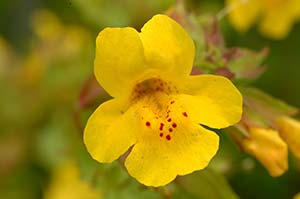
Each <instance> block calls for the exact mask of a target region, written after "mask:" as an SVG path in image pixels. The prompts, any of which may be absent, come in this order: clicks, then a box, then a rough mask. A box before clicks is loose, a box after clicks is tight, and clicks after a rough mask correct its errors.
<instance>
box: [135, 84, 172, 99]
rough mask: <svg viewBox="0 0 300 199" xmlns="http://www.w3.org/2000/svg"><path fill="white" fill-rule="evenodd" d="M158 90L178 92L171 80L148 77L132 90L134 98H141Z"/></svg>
mask: <svg viewBox="0 0 300 199" xmlns="http://www.w3.org/2000/svg"><path fill="white" fill-rule="evenodd" d="M158 92H161V93H165V94H166V95H171V94H174V93H178V90H177V88H176V87H175V86H174V85H173V84H172V83H171V82H169V81H164V80H162V79H159V78H151V79H147V80H145V81H143V82H141V83H138V84H137V85H136V86H135V87H134V89H133V92H132V100H133V101H135V100H139V99H141V98H143V97H146V96H149V95H155V94H157V93H158Z"/></svg>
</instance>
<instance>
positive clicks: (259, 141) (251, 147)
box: [241, 127, 288, 177]
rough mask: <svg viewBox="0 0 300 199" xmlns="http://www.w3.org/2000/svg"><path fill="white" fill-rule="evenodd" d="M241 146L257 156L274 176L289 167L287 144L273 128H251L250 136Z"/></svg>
mask: <svg viewBox="0 0 300 199" xmlns="http://www.w3.org/2000/svg"><path fill="white" fill-rule="evenodd" d="M241 147H242V148H243V149H244V150H245V151H246V152H247V153H249V154H251V155H253V156H254V157H256V159H257V160H258V161H260V162H261V164H262V165H264V167H265V168H266V169H267V170H268V172H269V174H270V175H271V176H273V177H276V176H280V175H282V174H283V173H284V172H285V171H286V170H287V169H288V159H287V156H288V150H287V145H286V143H285V142H284V141H283V140H282V139H281V138H280V136H279V134H278V132H277V131H275V130H273V129H270V128H259V127H254V128H250V129H249V138H246V139H244V140H243V141H242V142H241Z"/></svg>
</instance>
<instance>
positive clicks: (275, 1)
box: [226, 0, 300, 39]
mask: <svg viewBox="0 0 300 199" xmlns="http://www.w3.org/2000/svg"><path fill="white" fill-rule="evenodd" d="M226 4H227V6H229V7H231V9H232V10H231V9H229V10H231V12H230V14H229V20H230V22H231V23H232V24H233V26H234V27H235V28H236V29H237V30H239V31H241V32H244V31H247V30H248V29H249V28H250V27H251V26H252V25H254V24H255V23H256V22H257V21H258V20H259V30H260V32H261V33H262V34H263V35H266V36H268V37H271V38H275V39H281V38H284V37H286V36H287V34H288V33H289V31H290V30H291V28H292V26H293V24H294V22H295V21H297V20H298V19H299V16H300V2H299V0H226Z"/></svg>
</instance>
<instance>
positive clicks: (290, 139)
mask: <svg viewBox="0 0 300 199" xmlns="http://www.w3.org/2000/svg"><path fill="white" fill-rule="evenodd" d="M277 126H278V129H279V134H280V136H281V138H282V139H283V140H284V141H285V142H286V143H287V144H288V146H289V148H290V149H291V151H292V153H293V154H294V155H295V156H296V157H297V158H299V159H300V122H299V121H297V120H295V119H293V118H290V117H286V116H284V117H281V118H279V119H278V121H277Z"/></svg>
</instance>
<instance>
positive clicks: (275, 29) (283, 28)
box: [259, 9, 294, 39]
mask: <svg viewBox="0 0 300 199" xmlns="http://www.w3.org/2000/svg"><path fill="white" fill-rule="evenodd" d="M293 23H294V18H293V17H291V16H290V15H288V13H286V12H282V10H281V9H280V10H278V11H272V12H266V13H265V16H264V18H263V19H262V21H261V22H260V24H259V31H260V32H261V33H262V34H263V35H265V36H268V37H270V38H273V39H282V38H284V37H286V36H287V35H288V33H289V32H290V30H291V29H292V26H293Z"/></svg>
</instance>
